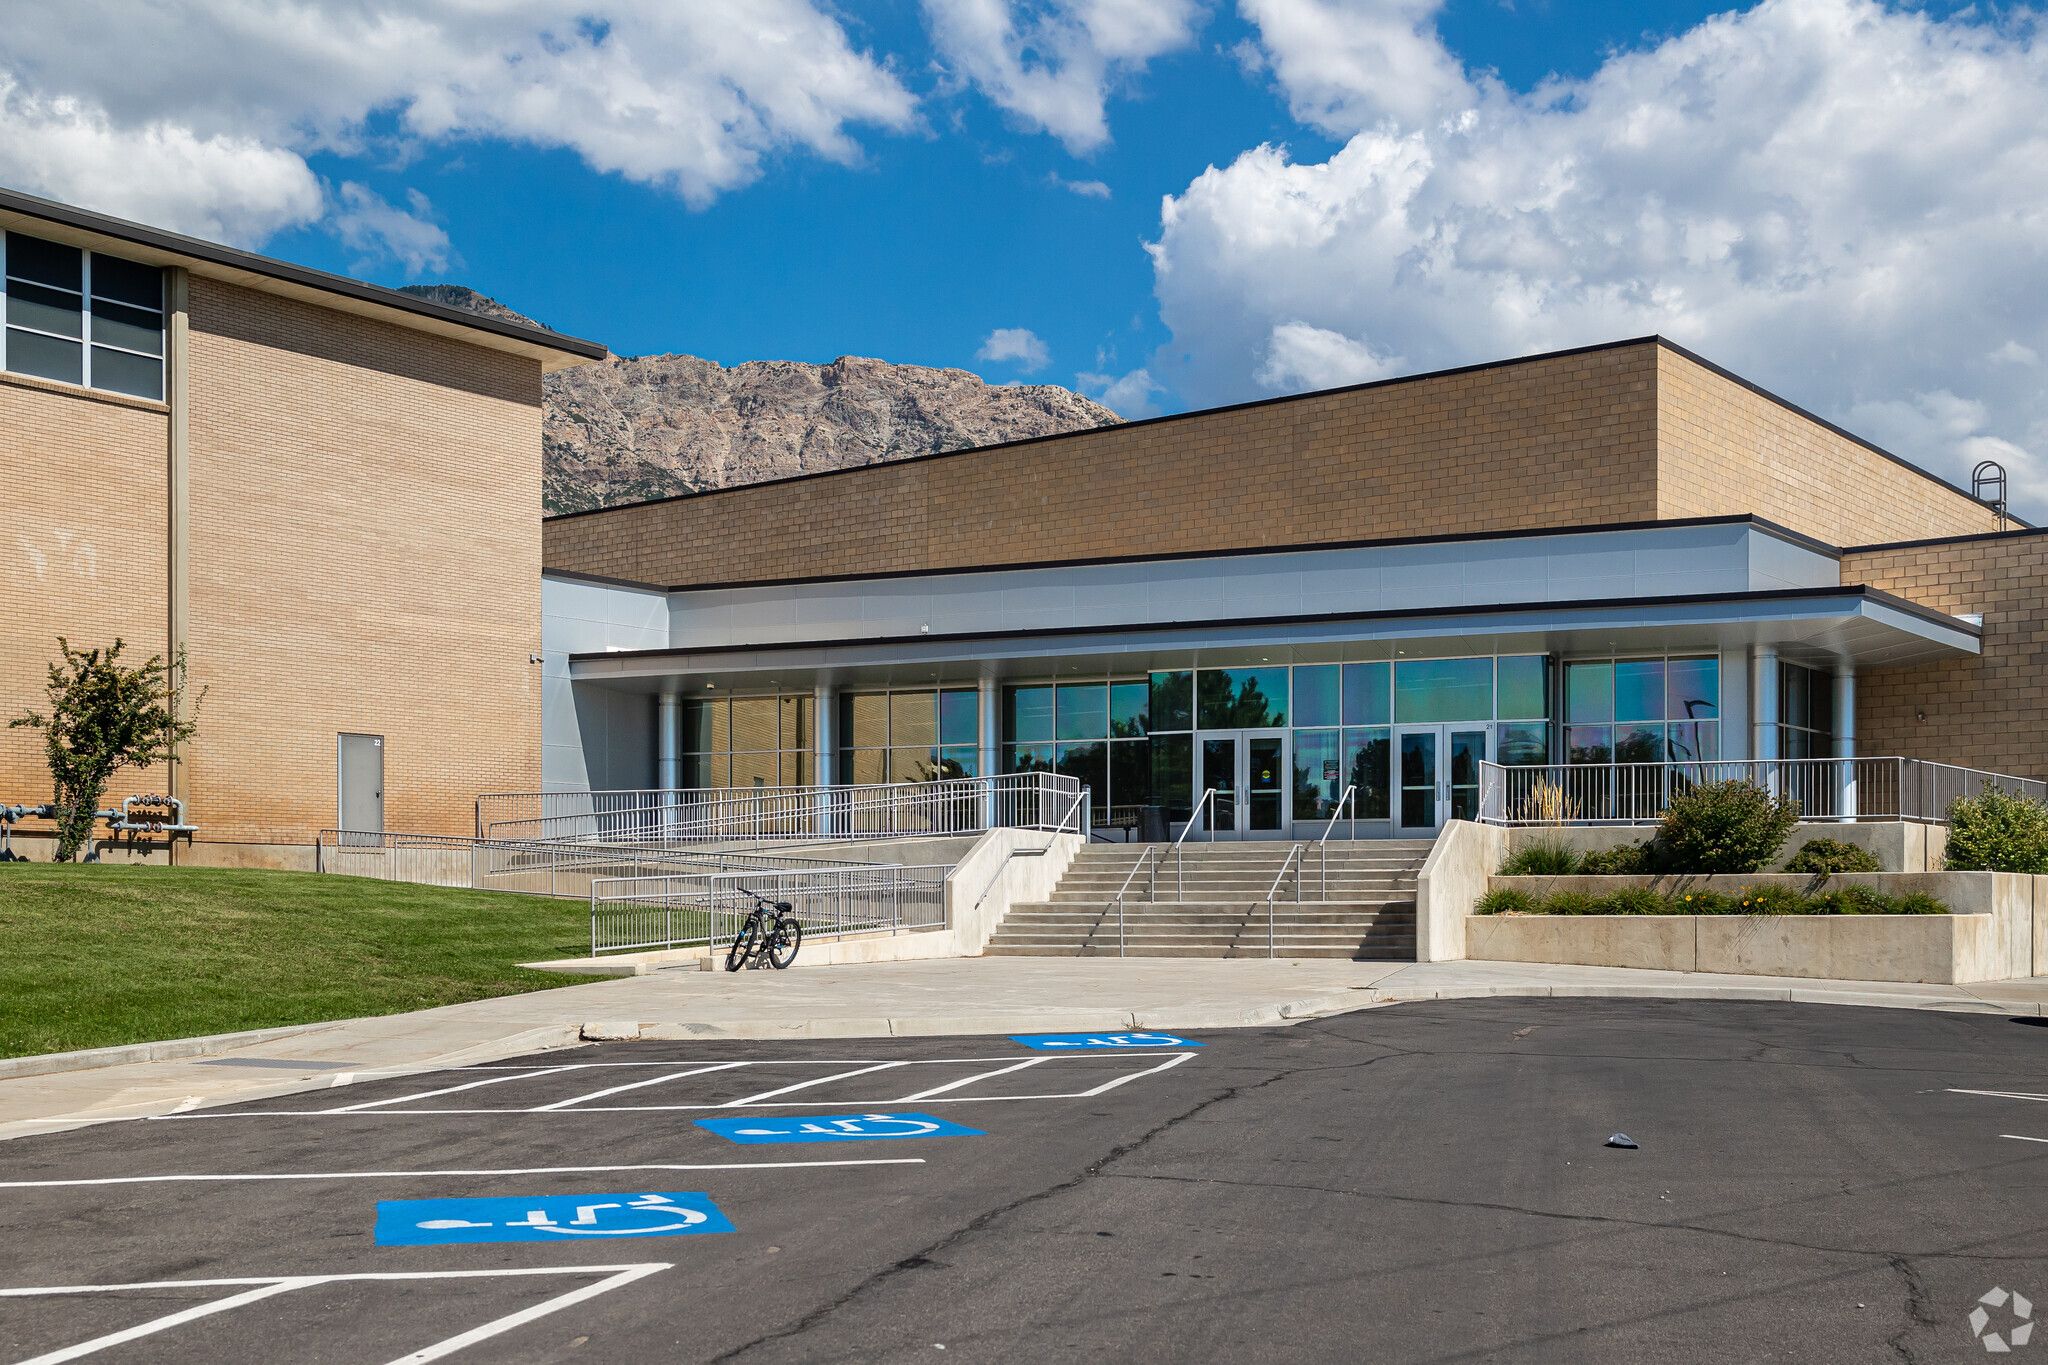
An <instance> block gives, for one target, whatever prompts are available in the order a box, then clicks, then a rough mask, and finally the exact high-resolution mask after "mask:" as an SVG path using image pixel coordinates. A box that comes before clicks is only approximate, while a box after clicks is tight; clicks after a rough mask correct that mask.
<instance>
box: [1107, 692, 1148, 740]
mask: <svg viewBox="0 0 2048 1365" xmlns="http://www.w3.org/2000/svg"><path fill="white" fill-rule="evenodd" d="M1151 704H1152V685H1151V684H1150V683H1142V682H1120V683H1111V684H1110V685H1109V733H1110V734H1111V735H1113V736H1115V737H1116V738H1118V739H1128V738H1131V737H1133V736H1136V735H1142V734H1144V733H1145V730H1146V725H1147V719H1148V712H1149V711H1150V709H1151Z"/></svg>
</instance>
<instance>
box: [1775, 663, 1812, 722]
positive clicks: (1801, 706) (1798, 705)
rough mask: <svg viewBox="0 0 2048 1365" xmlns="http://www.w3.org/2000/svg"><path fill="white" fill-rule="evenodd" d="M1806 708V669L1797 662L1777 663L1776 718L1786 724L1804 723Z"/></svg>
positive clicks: (1806, 717)
mask: <svg viewBox="0 0 2048 1365" xmlns="http://www.w3.org/2000/svg"><path fill="white" fill-rule="evenodd" d="M1806 708H1807V693H1806V670H1805V669H1803V668H1801V667H1799V666H1798V665H1797V664H1779V665H1778V719H1779V720H1780V721H1781V722H1782V723H1784V724H1786V725H1805V724H1806V723H1807V720H1808V716H1807V711H1806Z"/></svg>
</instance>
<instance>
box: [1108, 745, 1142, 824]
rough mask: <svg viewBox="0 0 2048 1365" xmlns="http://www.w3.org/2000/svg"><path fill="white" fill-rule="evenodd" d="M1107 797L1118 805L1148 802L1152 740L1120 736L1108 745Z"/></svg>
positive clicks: (1119, 806) (1136, 804) (1140, 804)
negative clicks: (1121, 738)
mask: <svg viewBox="0 0 2048 1365" xmlns="http://www.w3.org/2000/svg"><path fill="white" fill-rule="evenodd" d="M1109 800H1110V804H1111V805H1113V806H1116V807H1118V808H1122V807H1126V806H1145V805H1150V804H1151V803H1152V744H1151V741H1149V740H1143V739H1123V740H1117V741H1115V742H1114V743H1112V744H1111V745H1110V746H1109Z"/></svg>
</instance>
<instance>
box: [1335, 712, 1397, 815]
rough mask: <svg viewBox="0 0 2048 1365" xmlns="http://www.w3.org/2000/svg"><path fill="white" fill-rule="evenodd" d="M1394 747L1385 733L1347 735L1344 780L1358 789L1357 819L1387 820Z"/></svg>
mask: <svg viewBox="0 0 2048 1365" xmlns="http://www.w3.org/2000/svg"><path fill="white" fill-rule="evenodd" d="M1392 762H1393V745H1392V742H1391V739H1390V735H1389V732H1388V731H1386V730H1346V731H1345V732H1344V780H1345V781H1346V782H1347V783H1350V784H1351V785H1352V786H1355V787H1357V788H1358V818H1359V819H1361V820H1384V819H1386V818H1387V783H1388V776H1389V774H1390V772H1391V768H1390V766H1389V765H1390V764H1391V763H1392Z"/></svg>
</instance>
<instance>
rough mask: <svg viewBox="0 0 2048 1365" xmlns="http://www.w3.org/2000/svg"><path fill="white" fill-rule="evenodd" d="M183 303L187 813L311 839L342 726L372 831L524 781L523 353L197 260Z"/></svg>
mask: <svg viewBox="0 0 2048 1365" xmlns="http://www.w3.org/2000/svg"><path fill="white" fill-rule="evenodd" d="M191 317H192V339H191V368H190V375H191V406H190V430H191V452H192V453H191V488H192V493H191V544H192V553H191V560H190V564H191V630H190V640H189V648H190V654H191V661H192V673H193V680H194V682H195V683H199V684H203V685H204V686H206V687H207V689H208V692H207V696H206V698H205V701H204V703H203V704H202V706H201V709H200V712H199V724H200V733H199V738H198V739H197V741H196V742H195V743H194V744H193V745H192V747H191V753H190V758H189V762H188V766H187V769H186V774H185V776H186V782H187V790H188V792H189V793H190V798H191V802H192V811H193V815H194V817H195V818H196V819H197V820H198V821H199V822H200V823H201V824H203V826H204V827H205V831H206V833H205V837H206V838H208V839H214V840H237V841H248V842H256V843H278V842H296V841H300V840H304V839H307V838H310V837H311V834H312V832H313V831H315V830H317V829H319V828H321V827H323V826H330V825H332V824H334V822H335V819H336V797H335V784H336V774H335V764H336V756H335V737H336V735H337V734H338V733H339V732H342V731H358V732H363V733H368V734H381V735H383V736H384V737H385V744H386V760H385V823H386V826H387V827H388V828H390V829H394V830H409V831H429V832H449V833H458V834H459V833H466V832H468V831H469V830H470V829H471V828H472V825H473V815H472V810H473V807H472V801H473V799H474V797H475V796H476V794H477V793H478V792H479V791H483V790H491V789H513V790H532V789H534V788H537V787H538V785H539V777H540V759H539V746H540V736H539V696H540V669H539V666H538V665H535V664H532V663H530V662H529V657H530V655H531V654H532V653H533V652H534V651H536V650H538V649H539V648H540V582H539V574H538V572H537V569H538V564H539V555H540V546H539V539H540V526H539V517H540V367H539V363H538V362H537V361H533V360H525V359H521V358H518V357H514V356H509V355H505V354H502V353H500V352H496V351H491V350H486V349H484V348H481V347H476V346H469V345H464V344H462V343H461V342H458V341H455V340H452V339H446V338H441V337H437V336H432V335H428V334H424V333H421V332H417V331H412V330H409V329H406V328H401V327H397V326H393V325H390V324H387V323H382V322H378V321H374V320H371V319H366V318H362V317H358V316H355V315H353V314H348V313H342V312H337V311H333V310H329V309H324V308H319V307H315V306H313V305H310V304H305V303H299V302H294V301H291V300H286V299H282V298H278V297H276V296H272V295H268V294H259V293H255V292H252V291H250V290H247V289H244V288H240V287H237V286H233V285H228V284H223V283H220V282H217V281H210V280H205V279H196V278H195V279H194V280H193V281H192V291H191Z"/></svg>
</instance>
